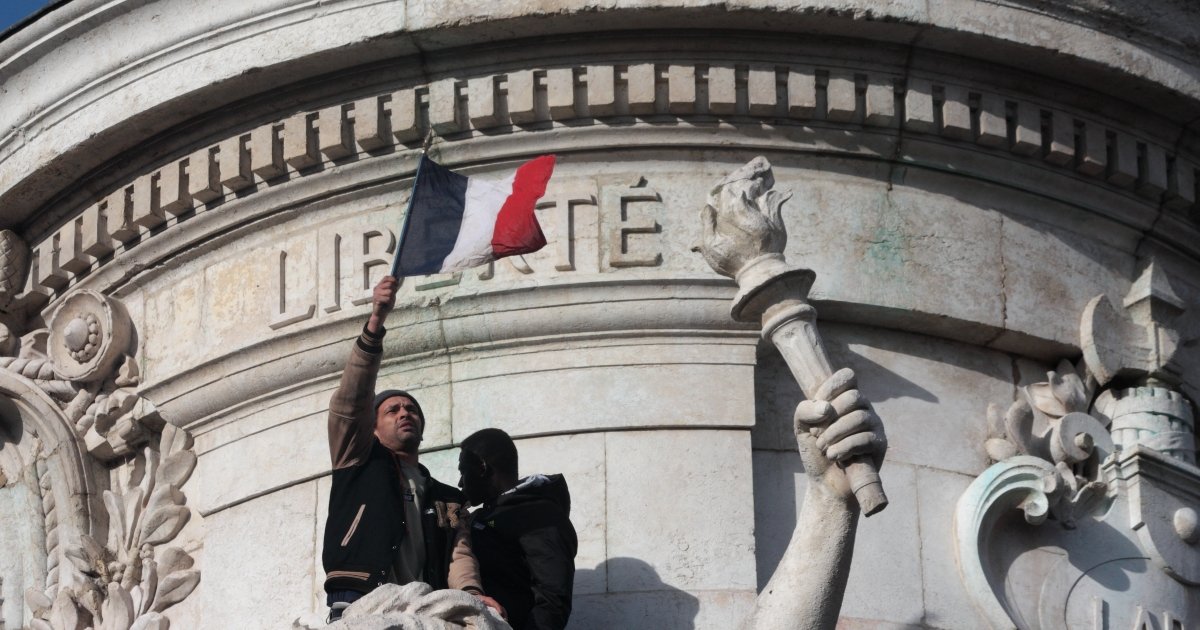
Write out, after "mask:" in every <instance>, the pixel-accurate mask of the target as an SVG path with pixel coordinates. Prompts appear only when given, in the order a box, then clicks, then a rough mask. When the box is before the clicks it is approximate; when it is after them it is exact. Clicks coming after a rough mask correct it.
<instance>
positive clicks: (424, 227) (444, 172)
mask: <svg viewBox="0 0 1200 630" xmlns="http://www.w3.org/2000/svg"><path fill="white" fill-rule="evenodd" d="M423 159H424V160H425V164H424V165H423V166H422V167H421V174H420V176H419V177H418V179H417V182H416V183H415V184H414V185H413V193H412V194H413V202H412V209H411V210H410V211H409V216H408V222H407V224H406V226H405V228H404V234H403V235H402V236H401V239H402V241H401V243H400V245H399V247H400V265H399V272H398V275H399V276H422V275H426V274H431V273H438V271H440V270H441V268H442V262H443V261H444V260H446V256H449V255H450V252H451V251H452V250H453V249H454V242H455V241H456V240H458V231H459V228H460V227H461V226H462V218H463V208H464V207H465V205H466V195H467V178H466V176H465V175H459V174H458V173H455V172H454V171H451V170H450V169H448V168H446V167H444V166H442V165H441V164H438V163H437V162H434V161H433V160H431V159H429V158H427V157H426V158H423Z"/></svg>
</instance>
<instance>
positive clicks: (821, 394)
mask: <svg viewBox="0 0 1200 630" xmlns="http://www.w3.org/2000/svg"><path fill="white" fill-rule="evenodd" d="M856 387H858V379H857V378H856V377H855V375H854V370H851V369H850V368H842V369H840V370H838V371H836V372H834V373H833V374H832V375H831V376H830V377H829V378H827V379H825V382H823V383H821V385H820V386H819V387H817V391H815V392H813V394H812V395H811V396H809V398H812V399H813V400H833V399H834V398H836V397H837V396H840V395H841V394H842V393H844V392H847V391H850V390H852V389H855V388H856Z"/></svg>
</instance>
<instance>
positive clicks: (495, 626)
mask: <svg viewBox="0 0 1200 630" xmlns="http://www.w3.org/2000/svg"><path fill="white" fill-rule="evenodd" d="M293 627H294V628H297V629H301V630H317V629H318V628H328V629H329V630H510V628H511V627H510V626H509V625H508V624H507V623H505V621H504V620H503V619H501V618H500V617H498V616H497V615H496V614H495V613H494V612H492V610H491V609H489V608H488V607H487V606H485V605H483V602H481V601H479V600H478V599H476V598H475V597H474V596H473V595H469V594H467V593H464V592H463V591H456V590H449V589H447V590H440V591H435V590H433V588H432V587H430V586H429V585H428V584H425V583H422V582H412V583H410V584H406V585H404V586H400V585H398V584H384V585H383V586H380V587H379V588H377V589H375V590H373V591H371V592H370V593H368V594H367V595H365V596H364V597H363V598H362V599H360V600H358V601H356V602H354V603H353V604H350V607H349V608H347V609H346V610H345V611H344V612H343V613H342V618H341V619H340V620H338V621H336V622H334V623H332V624H330V625H325V623H324V621H323V620H320V619H298V620H296V622H295V624H294V625H293Z"/></svg>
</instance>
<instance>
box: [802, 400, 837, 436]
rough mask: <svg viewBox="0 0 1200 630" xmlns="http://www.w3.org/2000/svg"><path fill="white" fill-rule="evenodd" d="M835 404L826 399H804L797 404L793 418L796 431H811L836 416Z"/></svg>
mask: <svg viewBox="0 0 1200 630" xmlns="http://www.w3.org/2000/svg"><path fill="white" fill-rule="evenodd" d="M836 417H837V415H836V414H835V412H834V408H833V405H831V404H829V403H828V402H825V401H824V400H802V401H800V404H799V405H796V413H795V415H794V416H793V419H794V420H795V423H796V427H795V428H796V431H797V432H800V431H809V430H811V429H812V428H813V427H815V426H819V425H822V424H825V423H826V422H829V421H831V420H833V419H834V418H836Z"/></svg>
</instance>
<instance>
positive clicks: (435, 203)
mask: <svg viewBox="0 0 1200 630" xmlns="http://www.w3.org/2000/svg"><path fill="white" fill-rule="evenodd" d="M553 172H554V156H553V155H543V156H541V157H538V158H534V159H532V160H530V161H528V162H526V163H524V164H522V165H521V166H520V167H518V168H517V170H516V172H515V173H513V174H512V175H510V176H508V177H506V178H504V179H502V180H499V181H489V180H486V179H479V178H475V177H467V176H465V175H459V174H458V173H455V172H454V171H451V170H450V169H448V168H446V167H444V166H442V165H441V164H438V163H437V162H434V161H433V160H431V159H429V158H428V157H426V156H421V162H420V164H419V165H418V166H417V177H416V183H415V184H413V193H412V199H411V201H409V209H408V217H407V220H406V221H405V224H404V229H403V230H402V233H401V235H400V245H399V249H398V251H397V253H396V260H395V262H394V263H393V265H392V276H393V277H396V278H399V277H402V276H422V275H427V274H433V273H447V272H451V271H462V270H463V269H469V268H471V267H475V266H478V265H483V264H486V263H489V262H491V261H493V260H496V259H498V258H503V257H505V256H514V255H517V254H528V253H530V252H536V251H537V250H539V249H541V248H542V247H543V246H544V245H545V244H546V237H545V235H544V234H542V227H541V226H540V225H538V221H537V217H536V216H534V212H533V210H534V206H535V205H536V204H537V200H538V199H540V198H541V197H542V195H544V194H545V193H546V182H548V181H549V180H550V175H551V173H553Z"/></svg>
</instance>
